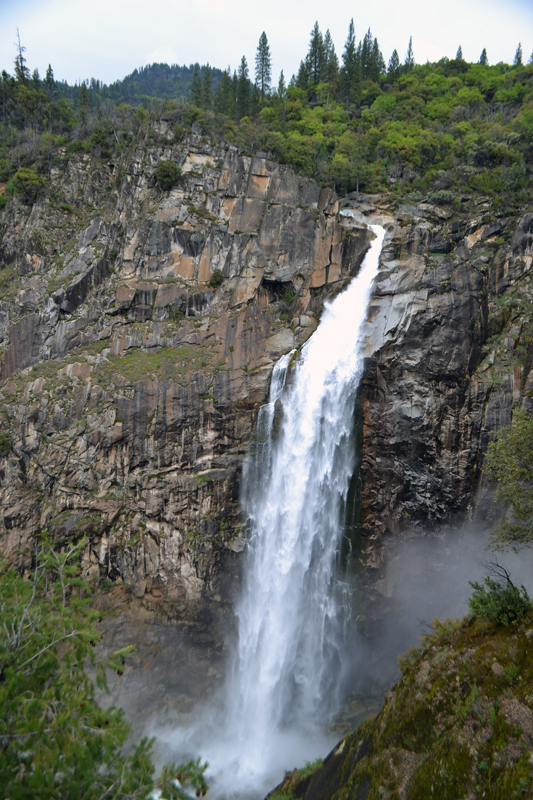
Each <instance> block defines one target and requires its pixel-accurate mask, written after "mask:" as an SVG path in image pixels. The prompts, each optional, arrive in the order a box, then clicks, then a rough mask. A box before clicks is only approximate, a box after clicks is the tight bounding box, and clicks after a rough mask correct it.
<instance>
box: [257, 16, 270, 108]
mask: <svg viewBox="0 0 533 800" xmlns="http://www.w3.org/2000/svg"><path fill="white" fill-rule="evenodd" d="M271 80H272V58H271V56H270V47H269V44H268V39H267V35H266V33H265V32H264V31H263V33H262V34H261V36H260V37H259V44H258V45H257V52H256V54H255V83H256V85H257V87H258V88H259V91H260V93H261V108H262V107H263V105H264V102H265V95H268V93H269V92H270V82H271Z"/></svg>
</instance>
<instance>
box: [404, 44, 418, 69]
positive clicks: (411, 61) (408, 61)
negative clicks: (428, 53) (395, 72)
mask: <svg viewBox="0 0 533 800" xmlns="http://www.w3.org/2000/svg"><path fill="white" fill-rule="evenodd" d="M415 63H416V62H415V54H414V52H413V37H412V36H410V37H409V46H408V48H407V54H406V56H405V62H404V69H405V71H406V72H409V70H411V69H413V67H414V66H415Z"/></svg>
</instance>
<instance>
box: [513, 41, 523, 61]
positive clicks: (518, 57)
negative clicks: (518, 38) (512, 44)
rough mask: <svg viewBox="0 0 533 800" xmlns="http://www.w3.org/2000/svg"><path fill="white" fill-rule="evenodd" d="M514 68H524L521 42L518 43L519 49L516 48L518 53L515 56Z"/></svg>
mask: <svg viewBox="0 0 533 800" xmlns="http://www.w3.org/2000/svg"><path fill="white" fill-rule="evenodd" d="M513 66H515V67H521V66H522V45H521V43H520V42H519V43H518V47H517V48H516V53H515V54H514V61H513Z"/></svg>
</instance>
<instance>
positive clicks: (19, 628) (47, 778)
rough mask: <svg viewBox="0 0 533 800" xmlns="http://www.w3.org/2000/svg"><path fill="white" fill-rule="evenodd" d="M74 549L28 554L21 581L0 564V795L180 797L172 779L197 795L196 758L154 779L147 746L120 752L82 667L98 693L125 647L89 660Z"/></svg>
mask: <svg viewBox="0 0 533 800" xmlns="http://www.w3.org/2000/svg"><path fill="white" fill-rule="evenodd" d="M80 547H81V545H80V546H77V547H75V548H73V549H71V550H70V551H69V552H66V553H57V552H55V551H54V550H52V549H51V548H49V547H46V546H45V547H42V548H41V549H40V550H38V551H37V550H36V551H35V553H34V564H33V568H32V570H31V573H30V574H29V575H28V576H26V578H23V577H21V575H20V574H19V573H18V572H17V571H16V570H14V569H10V568H8V567H7V565H6V563H5V562H4V563H3V564H2V565H1V566H0V596H1V601H0V709H1V712H0V752H1V757H0V758H1V767H2V768H1V769H0V796H1V797H5V798H10V800H18V799H19V798H20V800H25V798H32V800H39V799H41V800H53V799H55V798H57V800H60V799H61V800H63V798H64V799H65V800H67V798H74V797H79V798H84V800H99V799H100V798H102V799H103V798H104V797H105V798H115V799H116V800H118V798H123V799H124V800H126V798H148V797H149V796H150V795H151V793H152V792H153V791H154V790H155V789H156V788H159V789H160V791H161V792H162V794H161V796H162V797H166V798H172V797H173V798H178V797H179V798H184V797H186V796H187V795H186V794H185V792H184V791H183V790H182V789H181V787H180V785H179V784H178V783H177V782H176V776H177V775H178V774H179V778H180V781H181V784H182V785H183V784H186V783H189V784H191V785H192V786H193V787H194V788H195V789H196V791H197V792H199V793H202V792H203V793H205V791H206V788H207V787H206V784H205V781H204V779H203V770H204V767H202V765H201V764H200V763H199V762H190V763H189V764H187V765H185V766H182V767H179V768H176V767H174V766H171V767H165V768H164V770H163V773H162V775H161V776H160V777H159V778H157V779H156V778H155V769H154V765H153V763H152V758H151V748H152V743H151V742H150V741H148V740H147V739H143V740H142V741H141V743H140V744H139V745H137V746H136V747H134V748H132V749H131V750H130V751H129V754H128V755H125V754H124V753H123V750H122V746H123V745H124V743H125V742H126V739H127V736H128V733H129V725H128V724H127V722H126V721H125V719H124V715H123V712H122V711H121V710H117V709H114V708H111V709H107V710H104V709H102V708H100V707H99V705H98V704H97V703H96V701H95V699H94V684H93V682H92V681H91V680H90V679H89V677H88V675H87V672H86V669H85V667H86V665H87V664H91V665H92V666H93V669H94V670H95V671H96V680H97V684H98V686H99V687H101V688H105V672H104V670H105V667H106V666H107V667H111V668H113V669H116V670H117V671H118V672H119V674H122V669H123V664H124V659H125V658H126V657H127V655H128V653H129V652H130V651H131V648H125V649H122V650H118V651H117V652H115V653H114V655H113V656H112V657H111V658H109V659H107V660H106V662H105V663H104V662H102V661H98V660H97V659H96V658H95V655H94V647H95V644H96V641H97V640H99V639H100V633H99V631H98V627H97V622H98V619H99V612H98V611H96V610H95V609H94V608H93V607H92V603H93V601H94V587H92V586H90V585H89V584H88V583H87V581H85V580H84V579H83V577H82V576H81V572H80V569H79V568H78V567H77V566H76V562H77V556H78V555H79V550H80Z"/></svg>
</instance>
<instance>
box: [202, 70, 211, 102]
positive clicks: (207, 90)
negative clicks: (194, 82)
mask: <svg viewBox="0 0 533 800" xmlns="http://www.w3.org/2000/svg"><path fill="white" fill-rule="evenodd" d="M212 103H213V78H212V76H211V67H210V66H209V63H207V64H206V65H205V67H204V77H203V81H202V108H205V109H206V110H207V109H210V108H211V105H212Z"/></svg>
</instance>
